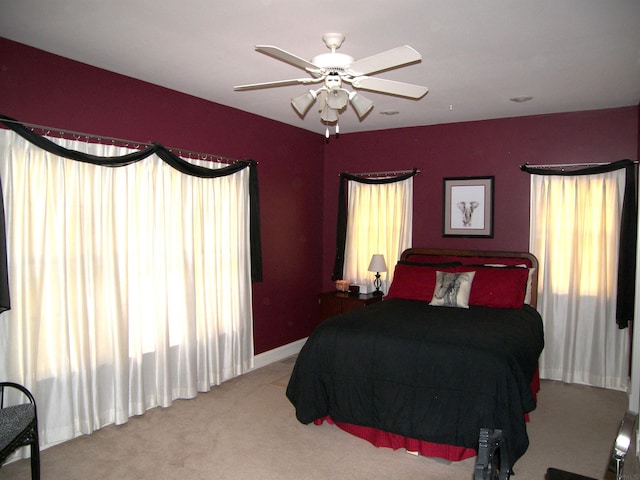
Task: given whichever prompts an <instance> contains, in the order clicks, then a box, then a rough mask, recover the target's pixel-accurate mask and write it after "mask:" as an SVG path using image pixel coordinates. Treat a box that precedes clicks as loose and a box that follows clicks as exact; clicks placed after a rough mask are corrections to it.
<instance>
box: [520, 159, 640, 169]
mask: <svg viewBox="0 0 640 480" xmlns="http://www.w3.org/2000/svg"><path fill="white" fill-rule="evenodd" d="M632 162H633V163H638V160H632ZM610 163H611V162H586V163H555V164H551V163H549V164H543V165H536V164H531V163H525V164H524V165H522V166H523V167H531V168H566V167H569V168H571V167H600V166H602V165H609V164H610Z"/></svg>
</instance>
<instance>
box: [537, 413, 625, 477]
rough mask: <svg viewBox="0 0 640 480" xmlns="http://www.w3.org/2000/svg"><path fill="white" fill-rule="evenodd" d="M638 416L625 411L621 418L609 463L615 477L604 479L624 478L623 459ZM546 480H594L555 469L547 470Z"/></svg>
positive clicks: (610, 470)
mask: <svg viewBox="0 0 640 480" xmlns="http://www.w3.org/2000/svg"><path fill="white" fill-rule="evenodd" d="M637 419H638V414H637V413H633V412H629V411H627V412H626V413H625V414H624V417H623V418H622V422H621V423H620V428H619V429H618V435H617V436H616V439H615V442H614V443H613V450H612V452H611V460H610V462H609V472H608V473H609V474H614V475H615V476H607V477H606V478H612V479H615V480H622V479H623V478H624V476H623V474H622V471H623V469H624V459H625V457H626V456H627V451H628V450H629V446H630V445H631V439H632V438H633V432H634V427H635V424H636V420H637ZM546 480H596V479H594V478H591V477H585V476H583V475H578V474H576V473H570V472H565V471H563V470H558V469H557V468H549V469H548V470H547V475H546Z"/></svg>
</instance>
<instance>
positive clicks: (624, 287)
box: [520, 159, 638, 328]
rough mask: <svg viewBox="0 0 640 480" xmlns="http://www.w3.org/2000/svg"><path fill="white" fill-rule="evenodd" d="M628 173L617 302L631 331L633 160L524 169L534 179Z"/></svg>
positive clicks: (635, 180)
mask: <svg viewBox="0 0 640 480" xmlns="http://www.w3.org/2000/svg"><path fill="white" fill-rule="evenodd" d="M622 168H624V169H625V188H624V197H623V201H622V218H621V224H620V239H619V242H618V292H617V299H616V323H617V325H618V328H627V327H628V326H629V321H632V320H633V315H634V308H635V305H634V304H635V291H636V255H637V234H638V192H637V188H638V187H637V183H638V176H637V171H636V166H635V163H634V162H633V161H632V160H628V159H625V160H618V161H617V162H612V163H608V164H606V165H597V166H593V167H586V168H581V169H579V170H571V171H564V170H553V169H547V168H536V167H535V166H532V167H530V166H528V165H526V164H525V165H522V166H521V167H520V169H521V170H522V171H523V172H526V173H529V174H532V175H563V176H570V175H597V174H599V173H606V172H612V171H614V170H620V169H622Z"/></svg>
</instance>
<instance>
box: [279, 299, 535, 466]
mask: <svg viewBox="0 0 640 480" xmlns="http://www.w3.org/2000/svg"><path fill="white" fill-rule="evenodd" d="M543 343H544V340H543V331H542V320H541V318H540V315H539V314H538V312H537V311H536V310H535V309H533V308H531V307H529V306H528V305H525V306H524V307H523V308H522V309H517V310H509V309H494V308H487V307H474V306H472V307H470V308H469V309H460V308H449V307H432V306H429V305H428V304H427V303H425V302H419V301H412V300H401V299H390V300H385V301H383V302H378V303H376V304H373V305H370V306H367V307H365V308H362V309H358V310H354V311H351V312H347V313H344V314H342V315H339V316H336V317H333V318H330V319H329V320H326V321H325V322H323V323H322V324H320V325H319V326H318V327H317V328H316V330H314V332H313V333H312V334H311V336H310V337H309V339H308V341H307V342H306V344H305V345H304V347H303V348H302V350H301V351H300V354H299V356H298V359H297V361H296V364H295V367H294V370H293V373H292V376H291V379H290V381H289V385H288V387H287V397H288V398H289V400H290V401H291V403H293V405H294V406H295V409H296V417H297V418H298V420H299V421H300V422H302V423H305V424H306V423H310V422H312V421H314V420H316V419H319V418H323V417H325V416H331V418H332V419H333V420H335V421H338V422H345V423H351V424H355V425H361V426H367V427H373V428H377V429H380V430H385V431H388V432H392V433H396V434H399V435H403V436H406V437H411V438H415V439H419V440H426V441H429V442H436V443H442V444H447V445H457V446H462V447H468V448H474V449H477V448H478V435H479V432H480V429H481V428H482V427H487V428H499V429H501V430H502V431H503V432H504V433H505V435H506V437H507V439H508V443H509V456H510V457H511V462H512V463H514V462H515V460H517V459H518V458H520V457H521V456H522V455H523V454H524V452H525V451H526V449H527V447H528V445H529V440H528V437H527V432H526V425H525V413H527V412H530V411H532V410H533V409H534V408H535V399H534V396H533V394H532V392H531V389H530V387H529V384H530V382H531V380H532V378H533V375H534V372H535V370H536V367H537V362H538V357H539V355H540V352H541V351H542V348H543Z"/></svg>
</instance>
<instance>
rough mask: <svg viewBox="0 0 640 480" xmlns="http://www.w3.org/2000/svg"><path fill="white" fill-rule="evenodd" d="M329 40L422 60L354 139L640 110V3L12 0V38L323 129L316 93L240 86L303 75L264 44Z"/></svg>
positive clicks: (4, 4) (353, 119)
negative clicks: (302, 113) (310, 100)
mask: <svg viewBox="0 0 640 480" xmlns="http://www.w3.org/2000/svg"><path fill="white" fill-rule="evenodd" d="M327 32H340V33H343V34H344V35H345V36H346V40H345V42H344V44H343V45H342V47H341V48H340V50H339V52H340V53H346V54H348V55H351V56H352V57H355V58H356V59H359V58H363V57H367V56H370V55H373V54H376V53H379V52H382V51H384V50H388V49H391V48H393V47H396V46H399V45H403V44H407V45H410V46H412V47H414V48H415V49H416V50H418V51H419V52H420V53H421V54H422V62H421V63H418V64H414V65H410V66H406V67H403V68H398V69H395V70H390V71H387V72H383V73H380V74H376V76H379V77H381V78H388V79H392V80H399V81H402V82H408V83H415V84H419V85H425V86H428V87H429V93H428V94H427V96H426V97H423V98H422V99H420V100H417V101H416V100H408V99H404V98H399V97H394V96H388V95H381V94H374V93H370V92H363V93H364V94H365V95H366V96H367V97H368V98H371V99H372V100H374V102H375V107H374V110H373V111H372V112H371V113H370V114H369V115H368V116H367V117H366V118H365V119H364V120H362V121H359V120H358V118H357V116H356V114H355V113H354V112H353V110H351V109H348V110H347V111H346V112H345V113H344V114H342V115H341V117H340V131H341V133H349V132H360V131H366V130H379V129H387V128H397V127H406V126H418V125H433V124H439V123H451V122H461V121H469V120H481V119H490V118H501V117H515V116H523V115H537V114H544V113H557V112H566V111H579V110H591V109H601V108H610V107H621V106H630V105H638V103H639V102H640V0H395V1H391V0H385V1H381V0H343V1H333V0H325V1H318V2H309V1H306V0H235V1H221V0H0V36H2V37H5V38H8V39H11V40H15V41H18V42H21V43H24V44H27V45H31V46H34V47H37V48H40V49H42V50H46V51H48V52H52V53H55V54H58V55H62V56H64V57H68V58H71V59H74V60H78V61H80V62H84V63H87V64H90V65H94V66H97V67H101V68H103V69H106V70H110V71H113V72H117V73H121V74H124V75H128V76H130V77H134V78H138V79H141V80H145V81H148V82H151V83H154V84H157V85H161V86H164V87H168V88H171V89H174V90H178V91H180V92H184V93H187V94H191V95H194V96H196V97H200V98H204V99H207V100H211V101H213V102H216V103H220V104H223V105H228V106H231V107H234V108H238V109H240V110H244V111H247V112H251V113H254V114H257V115H261V116H263V117H267V118H271V119H274V120H277V121H280V122H284V123H287V124H290V125H294V126H297V127H301V128H304V129H307V130H310V131H314V132H318V133H324V129H325V127H324V125H322V123H321V122H320V118H319V115H318V114H317V112H316V110H315V109H312V110H310V111H309V112H308V113H307V115H306V117H305V118H304V119H300V118H299V117H298V115H297V114H296V113H295V111H294V110H293V109H292V107H291V105H290V103H289V101H290V99H291V98H292V97H295V96H297V95H299V94H301V93H304V92H305V91H306V90H307V89H308V88H309V87H305V86H304V85H298V86H287V87H277V88H269V89H262V90H254V91H243V92H234V91H233V86H234V85H243V84H250V83H259V82H268V81H274V80H284V79H291V78H299V77H304V76H305V75H306V74H305V72H303V71H302V70H300V69H297V68H295V67H293V66H291V65H289V64H286V63H283V62H281V61H278V60H276V59H274V58H271V57H269V56H266V55H264V54H261V53H258V52H256V51H255V50H254V46H255V45H256V44H263V45H264V44H266V45H275V46H277V47H280V48H282V49H284V50H287V51H289V52H291V53H293V54H295V55H297V56H299V57H302V58H305V59H309V60H310V59H311V58H312V57H314V56H316V55H318V54H321V53H327V52H328V51H329V50H327V48H326V47H325V45H324V43H323V42H322V35H323V34H324V33H327ZM1 62H2V59H0V63H1ZM525 95H526V96H532V97H533V100H531V101H529V102H526V103H515V102H511V101H509V99H510V98H511V97H517V96H525ZM388 110H397V111H398V112H399V113H398V114H397V115H392V116H389V115H382V114H380V112H383V111H388ZM25 121H28V119H25Z"/></svg>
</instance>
